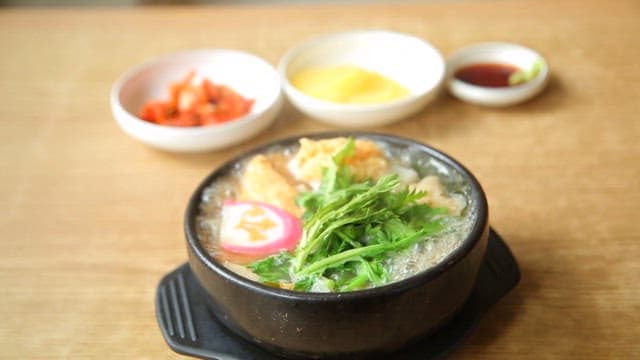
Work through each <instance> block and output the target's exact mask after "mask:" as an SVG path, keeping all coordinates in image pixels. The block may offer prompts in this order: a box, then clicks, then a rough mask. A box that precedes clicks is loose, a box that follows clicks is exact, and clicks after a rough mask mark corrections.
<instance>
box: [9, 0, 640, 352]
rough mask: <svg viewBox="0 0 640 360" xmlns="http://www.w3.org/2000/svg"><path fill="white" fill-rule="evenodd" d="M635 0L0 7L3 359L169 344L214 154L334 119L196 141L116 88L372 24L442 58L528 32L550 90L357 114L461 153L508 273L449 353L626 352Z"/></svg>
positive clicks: (637, 49) (637, 323)
mask: <svg viewBox="0 0 640 360" xmlns="http://www.w3.org/2000/svg"><path fill="white" fill-rule="evenodd" d="M639 17H640V2H638V1H636V0H621V1H598V0H587V1H562V2H560V1H555V0H541V1H533V0H530V1H526V0H525V1H500V0H497V1H453V2H429V3H420V2H408V3H394V4H391V3H389V4H384V3H374V4H366V3H365V4H363V3H359V4H351V5H340V4H335V3H334V4H325V5H320V4H306V5H293V4H286V5H276V4H267V5H242V6H208V7H206V6H205V7H137V8H26V9H14V8H2V9H0V48H1V49H2V55H1V56H0V64H1V66H0V99H1V101H2V105H1V106H0V150H1V151H0V170H1V174H2V175H1V176H2V181H0V204H1V205H2V209H3V210H2V216H1V217H0V236H2V239H1V241H0V319H1V321H0V358H3V359H25V358H32V359H64V358H78V359H88V358H94V359H105V358H117V359H164V358H168V359H169V358H179V357H180V356H179V355H177V354H175V353H173V352H172V351H171V350H170V349H169V348H168V347H167V346H166V344H165V343H164V341H163V339H162V336H161V334H160V331H159V329H158V326H157V324H156V320H155V316H154V306H153V299H154V292H155V289H156V285H157V283H158V281H159V280H160V278H161V277H162V276H163V275H164V274H165V273H167V272H168V271H170V270H172V269H174V268H175V267H177V266H178V265H180V264H182V263H183V262H185V261H186V250H185V244H184V242H185V241H184V237H183V233H182V220H183V213H184V210H185V206H186V203H187V200H188V198H189V196H190V195H191V192H192V191H193V190H194V188H195V187H196V185H197V184H198V183H199V182H200V181H201V179H202V178H203V177H204V176H205V175H207V174H208V173H209V172H210V171H211V170H212V169H214V168H215V167H216V166H217V165H219V164H221V163H222V162H223V161H225V160H226V159H228V158H230V157H232V156H234V155H236V154H239V153H240V152H242V151H245V150H247V149H249V148H251V147H253V146H255V145H258V144H262V143H265V142H267V141H271V140H275V139H278V138H281V137H284V136H289V135H294V134H302V133H306V132H311V131H320V130H333V129H335V128H333V127H331V126H329V125H323V124H321V123H318V122H315V121H314V120H312V119H309V118H307V117H305V116H304V115H302V114H301V113H299V112H297V111H296V110H294V109H293V108H292V107H291V106H290V105H287V106H285V108H284V110H283V112H282V113H281V114H280V115H279V117H278V118H277V121H276V123H275V124H274V125H273V126H272V127H271V128H270V129H269V130H268V131H266V132H264V133H262V134H261V135H259V136H258V137H256V138H254V139H253V140H251V141H250V142H248V143H245V144H242V145H239V146H236V147H233V148H230V149H228V150H225V151H219V152H211V153H204V154H196V155H180V154H172V153H166V152H161V151H157V150H153V149H151V148H149V147H146V146H144V145H142V144H140V143H138V142H136V141H135V140H133V139H131V138H129V137H127V136H126V135H125V134H124V133H123V132H122V131H121V130H120V129H119V128H118V126H117V125H116V123H115V121H114V120H113V118H112V115H111V111H110V108H109V101H108V95H109V91H110V87H111V85H112V83H113V82H114V81H115V79H116V78H117V77H118V76H119V75H120V74H121V73H122V72H124V71H125V70H126V69H128V68H129V67H131V66H133V65H135V64H138V63H140V62H142V61H144V60H147V59H149V58H152V57H155V56H159V55H162V54H165V53H169V52H173V51H178V50H185V49H194V48H236V49H241V50H246V51H249V52H252V53H255V54H257V55H259V56H262V57H264V58H265V59H267V60H268V61H269V62H270V63H272V64H274V65H275V64H276V63H277V61H278V60H279V58H280V57H281V56H282V55H283V54H284V52H285V51H286V50H287V49H289V48H290V47H292V46H294V45H295V44H297V43H298V42H300V41H303V40H305V39H307V38H309V37H312V36H315V35H321V34H326V33H329V32H334V31H341V30H350V29H360V28H386V29H392V30H397V31H402V32H407V33H410V34H414V35H417V36H420V37H422V38H424V39H426V40H428V41H430V42H432V43H433V44H434V45H435V46H436V47H438V48H439V49H440V50H441V51H442V53H443V54H444V55H445V56H446V55H448V54H450V53H452V52H453V51H455V50H456V49H458V48H460V47H462V46H465V45H469V44H473V43H477V42H482V41H509V42H515V43H519V44H523V45H526V46H529V47H532V48H534V49H535V50H537V51H539V52H540V53H542V54H543V55H544V56H545V57H546V59H547V60H548V62H549V64H550V67H551V73H552V77H551V81H550V83H549V85H548V87H547V89H546V90H545V91H544V93H542V94H541V95H540V96H538V97H537V98H535V99H534V100H532V101H530V102H527V103H525V104H522V105H518V106H513V107H509V108H504V109H490V108H483V107H479V106H474V105H470V104H466V103H463V102H461V101H459V100H456V99H454V98H452V97H451V96H449V95H448V94H446V93H443V94H441V95H440V96H439V97H438V99H437V100H436V101H435V102H434V103H432V104H431V105H430V106H429V107H428V108H426V109H425V110H424V111H422V112H421V113H419V114H417V115H415V116H413V117H412V118H409V119H407V120H405V121H402V122H400V123H397V124H394V125H390V126H386V127H380V128H372V129H369V130H373V131H379V132H385V133H390V134H396V135H401V136H406V137H411V138H414V139H416V140H419V141H422V142H425V143H428V144H430V145H433V146H435V147H437V148H439V149H441V150H443V151H445V152H447V153H449V154H450V155H452V156H453V157H455V158H457V159H458V160H459V161H461V162H462V163H463V164H465V165H466V166H467V167H468V168H469V169H470V170H471V171H472V172H474V173H475V174H476V175H477V177H478V178H479V180H480V182H481V183H482V184H483V186H484V187H485V190H486V192H487V196H488V199H489V204H490V209H491V223H492V225H493V227H494V228H495V229H496V230H497V231H498V232H499V233H500V234H501V235H502V236H503V237H504V239H505V240H506V241H507V243H508V244H509V245H510V246H511V248H512V250H513V252H514V253H515V256H516V257H517V259H518V260H519V263H520V266H521V268H522V281H521V283H520V285H519V286H518V288H517V289H516V290H515V291H513V292H512V293H510V294H509V295H508V296H507V297H506V298H504V299H503V300H502V301H501V302H500V303H498V304H497V305H496V306H495V307H494V308H492V310H491V311H490V312H489V313H488V314H487V316H486V317H485V318H484V319H483V321H482V322H481V324H480V326H479V328H478V329H477V331H475V332H474V333H473V335H472V336H471V338H470V339H469V340H468V341H467V342H466V343H465V344H464V346H462V348H461V349H460V350H459V351H457V352H456V353H455V354H454V355H453V357H454V358H474V359H514V358H531V359H557V358H576V359H585V358H590V359H604V358H612V359H613V358H615V359H624V358H627V359H632V358H636V359H637V358H640V286H639V285H638V281H639V280H640V260H639V257H640V218H639V216H640V205H639V204H640V181H639V179H640V144H639V140H640V118H639V113H640V67H639V63H640V60H639V59H640V46H638V35H639V34H640V21H638V18H639Z"/></svg>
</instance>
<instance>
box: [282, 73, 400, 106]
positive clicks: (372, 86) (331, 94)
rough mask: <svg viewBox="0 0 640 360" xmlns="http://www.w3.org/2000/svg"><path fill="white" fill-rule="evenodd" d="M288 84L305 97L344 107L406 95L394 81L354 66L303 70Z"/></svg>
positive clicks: (386, 100) (387, 100)
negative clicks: (308, 96)
mask: <svg viewBox="0 0 640 360" xmlns="http://www.w3.org/2000/svg"><path fill="white" fill-rule="evenodd" d="M291 82H292V84H293V86H295V87H296V88H297V89H298V90H300V91H302V92H304V93H306V94H307V95H310V96H313V97H316V98H318V99H322V100H328V101H332V102H336V103H343V104H379V103H385V102H390V101H393V100H396V99H400V98H402V97H405V96H407V95H409V90H407V89H406V88H405V87H404V86H402V85H400V84H399V83H398V82H396V81H395V80H392V79H389V78H387V77H385V76H383V75H380V74H378V73H375V72H372V71H368V70H365V69H363V68H361V67H359V66H356V65H341V66H335V67H327V68H313V69H309V70H304V71H301V72H299V73H298V74H295V76H294V77H293V78H292V81H291Z"/></svg>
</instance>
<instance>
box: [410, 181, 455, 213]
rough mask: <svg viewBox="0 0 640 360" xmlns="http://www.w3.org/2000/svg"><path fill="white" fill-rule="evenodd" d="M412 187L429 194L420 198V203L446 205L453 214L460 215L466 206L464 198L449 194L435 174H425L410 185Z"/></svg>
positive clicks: (436, 205)
mask: <svg viewBox="0 0 640 360" xmlns="http://www.w3.org/2000/svg"><path fill="white" fill-rule="evenodd" d="M410 188H411V189H415V190H420V191H426V193H427V195H426V196H424V197H423V198H421V199H419V200H418V201H417V202H418V203H423V204H427V205H429V206H432V207H445V208H447V209H449V213H450V214H453V215H459V214H460V212H461V211H462V209H463V208H464V206H465V203H464V200H463V199H462V198H460V197H452V196H449V195H448V194H447V192H446V190H445V189H444V186H443V185H442V183H441V182H440V179H439V178H438V177H437V176H435V175H430V176H425V177H424V178H422V179H421V180H420V181H419V182H418V183H416V184H413V185H410Z"/></svg>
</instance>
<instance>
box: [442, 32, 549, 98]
mask: <svg viewBox="0 0 640 360" xmlns="http://www.w3.org/2000/svg"><path fill="white" fill-rule="evenodd" d="M487 63H495V64H506V65H510V66H514V67H516V68H519V69H522V70H525V71H527V70H529V69H531V68H532V67H534V66H539V69H538V71H537V73H536V74H535V76H534V77H533V78H532V79H529V80H528V81H526V82H524V83H521V84H517V85H511V86H505V87H487V86H479V85H474V84H470V83H467V82H465V81H462V80H460V79H458V78H456V77H455V73H456V72H457V71H458V70H459V69H461V68H463V67H465V66H469V65H473V64H487ZM548 77H549V67H548V65H547V62H546V61H545V59H544V58H543V57H542V56H541V55H540V54H538V53H537V52H535V51H533V50H531V49H529V48H527V47H524V46H521V45H516V44H510V43H502V42H487V43H481V44H476V45H472V46H468V47H465V48H462V49H460V50H458V51H456V52H455V53H453V54H452V55H451V56H449V57H448V58H447V80H446V81H447V87H448V89H449V92H451V94H453V96H455V97H457V98H459V99H461V100H463V101H467V102H470V103H473V104H477V105H484V106H493V107H500V106H509V105H514V104H518V103H521V102H524V101H526V100H529V99H531V98H532V97H534V96H535V95H537V94H538V93H540V92H541V91H542V90H543V89H544V87H545V86H546V84H547V79H548Z"/></svg>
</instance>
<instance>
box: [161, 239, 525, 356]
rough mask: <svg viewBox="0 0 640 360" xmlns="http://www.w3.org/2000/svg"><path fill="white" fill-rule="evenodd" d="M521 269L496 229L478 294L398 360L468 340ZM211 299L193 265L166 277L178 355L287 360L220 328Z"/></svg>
mask: <svg viewBox="0 0 640 360" xmlns="http://www.w3.org/2000/svg"><path fill="white" fill-rule="evenodd" d="M519 280H520V270H519V269H518V264H517V263H516V261H515V259H514V257H513V255H512V254H511V251H510V250H509V248H508V247H507V245H506V244H505V243H504V241H503V240H502V239H501V238H500V236H499V235H498V234H497V233H496V232H495V231H493V229H491V232H490V234H489V242H488V245H487V252H486V255H485V259H484V262H483V265H482V267H481V268H480V272H479V273H478V280H477V283H476V286H475V288H474V290H473V291H472V293H471V295H470V297H469V299H468V300H467V302H466V303H465V305H464V306H463V307H462V308H461V309H460V311H459V312H458V313H457V314H456V315H455V316H454V317H453V318H452V319H451V321H450V322H449V323H448V324H447V325H445V326H444V327H442V328H441V329H440V330H438V331H437V332H436V333H434V334H431V335H429V336H427V337H425V338H424V339H422V340H419V341H418V342H417V343H415V344H413V345H411V346H409V347H407V348H405V349H402V350H400V351H399V352H398V353H396V354H393V358H394V359H396V360H418V359H420V360H423V359H434V358H441V357H444V356H446V355H447V354H450V353H451V352H452V351H453V350H455V349H456V348H457V347H458V346H460V345H461V344H462V342H463V341H464V340H465V339H466V338H467V337H468V336H469V334H470V333H471V332H472V331H473V329H474V328H475V327H476V325H477V324H478V322H479V321H480V319H481V318H482V316H483V315H484V314H485V312H486V311H487V310H488V309H489V307H491V305H493V304H495V303H496V302H497V301H498V300H500V298H502V297H503V296H504V295H506V294H507V293H508V292H509V291H510V290H511V289H513V288H514V287H515V286H516V285H517V284H518V281H519ZM209 306H211V305H210V304H209V303H208V302H207V295H206V293H204V290H202V288H201V287H200V285H199V284H198V281H197V279H196V278H195V277H194V275H193V273H192V272H191V268H190V267H189V264H188V263H185V264H183V265H181V266H180V267H178V268H177V269H175V270H173V271H172V272H170V273H169V274H167V275H166V276H165V277H164V278H163V279H162V280H161V281H160V284H159V285H158V289H157V292H156V317H157V320H158V324H159V325H160V330H161V331H162V335H163V336H164V339H165V340H166V342H167V344H169V347H171V349H173V350H174V351H176V352H178V353H181V354H185V355H191V356H195V357H200V358H205V359H216V360H231V359H234V360H254V359H255V360H282V359H283V358H281V357H279V356H276V355H274V354H271V353H269V352H267V351H266V350H264V349H262V348H260V347H258V346H256V345H254V344H252V343H250V342H248V341H246V340H245V339H242V338H240V337H239V336H237V335H235V334H234V333H232V332H231V331H230V330H228V329H227V328H226V327H225V326H224V325H222V324H220V323H219V322H218V321H217V320H216V318H215V317H214V316H213V314H212V312H211V311H210V309H209Z"/></svg>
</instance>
